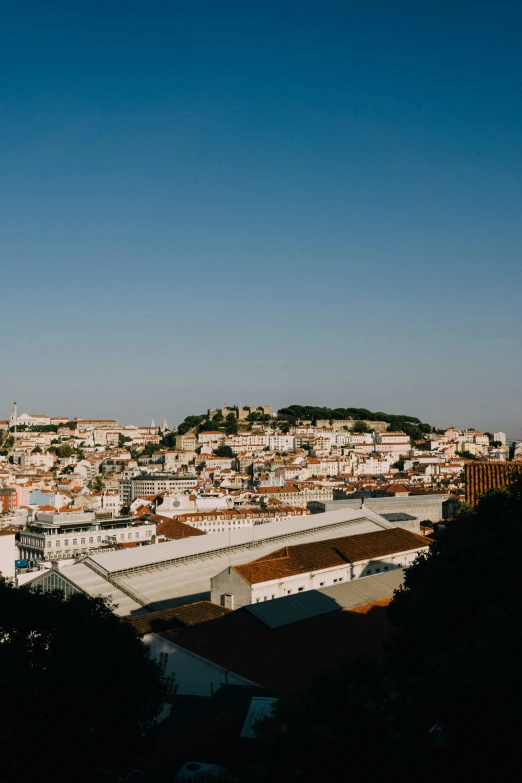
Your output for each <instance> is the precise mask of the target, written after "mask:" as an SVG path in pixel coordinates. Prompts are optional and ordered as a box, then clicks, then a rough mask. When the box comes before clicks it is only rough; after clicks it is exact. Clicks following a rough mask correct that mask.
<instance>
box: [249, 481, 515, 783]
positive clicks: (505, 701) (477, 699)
mask: <svg viewBox="0 0 522 783" xmlns="http://www.w3.org/2000/svg"><path fill="white" fill-rule="evenodd" d="M521 558H522V481H518V482H517V483H516V484H513V485H512V486H510V487H507V488H504V489H501V490H496V491H492V492H489V493H487V494H486V495H485V496H484V497H483V498H481V500H480V501H479V504H478V506H477V507H476V508H475V509H472V508H470V507H466V506H464V507H463V508H462V510H461V511H460V512H459V513H458V514H457V517H456V519H455V520H454V522H452V523H450V524H448V525H447V529H446V531H445V532H444V533H443V534H442V535H440V536H439V537H438V538H437V540H436V542H435V543H434V544H433V545H432V547H431V551H430V553H429V554H428V555H426V556H422V557H420V558H419V559H418V560H417V562H416V563H415V564H414V565H413V566H412V567H411V568H409V569H408V571H407V572H406V579H405V583H404V586H403V587H402V589H401V590H400V591H398V593H396V595H395V598H394V600H393V601H392V603H391V604H390V607H389V610H388V611H389V616H390V618H391V620H392V621H393V623H394V625H395V626H396V628H397V629H398V632H397V633H396V634H394V635H393V636H392V637H391V638H390V639H389V642H388V646H387V654H386V656H385V659H384V661H383V662H382V664H381V665H380V666H375V668H374V669H373V670H372V668H371V667H368V668H367V669H365V668H364V667H363V666H362V664H361V663H360V662H357V661H351V662H347V666H346V669H345V671H344V672H343V673H342V674H341V675H338V676H335V675H332V676H331V677H330V678H323V679H321V680H319V681H316V682H315V683H314V685H313V686H312V687H311V689H310V690H309V691H308V692H307V693H306V694H300V695H292V696H288V697H285V698H284V699H282V700H281V701H280V702H279V703H278V705H277V707H276V711H275V717H274V719H273V720H269V721H265V722H264V723H262V724H261V725H260V727H259V731H260V741H259V754H258V755H259V759H260V761H259V765H258V767H257V769H255V770H252V772H253V773H255V774H256V777H255V779H256V780H259V781H269V780H273V781H278V780H285V781H291V780H296V781H297V780H299V781H301V782H302V783H308V781H310V783H311V781H316V780H322V779H324V780H326V779H328V780H330V779H331V780H334V779H337V778H336V777H335V776H334V775H333V771H332V770H333V769H335V768H337V769H340V770H342V769H346V777H352V776H355V777H356V778H359V779H361V778H362V779H364V780H367V781H373V780H382V779H383V777H384V778H387V779H390V780H395V779H400V780H401V781H419V780H423V781H430V783H431V781H439V780H450V781H453V780H476V781H484V780H500V779H504V778H506V777H511V774H512V773H510V770H516V769H517V768H518V764H519V745H520V732H521V729H522V720H521V717H520V704H521V703H522V674H521V663H520V662H521V660H522V599H521V596H520V579H519V574H518V567H517V566H518V562H519V560H520V559H521ZM271 754H272V756H271ZM271 758H273V759H274V761H273V762H272V761H271V760H270V759H271ZM321 765H324V774H322V773H321V772H320V770H321ZM339 779H344V778H339Z"/></svg>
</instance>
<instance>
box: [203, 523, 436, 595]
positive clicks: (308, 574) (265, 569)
mask: <svg viewBox="0 0 522 783" xmlns="http://www.w3.org/2000/svg"><path fill="white" fill-rule="evenodd" d="M428 548H429V543H428V542H427V541H426V539H425V538H424V537H423V536H419V535H417V534H416V533H412V532H410V531H409V530H404V529H402V528H393V529H388V530H379V531H376V532H371V533H361V534H360V535H354V536H345V537H343V538H334V539H330V540H327V541H317V542H314V543H306V544H299V545H297V546H284V547H283V548H282V549H277V550H275V551H272V553H271V554H270V555H265V556H264V557H262V558H260V559H258V560H253V561H251V562H249V563H245V564H243V565H236V566H232V567H231V568H226V569H224V570H223V571H221V572H220V573H219V574H217V576H215V577H214V578H213V579H211V600H212V602H213V603H217V604H221V605H222V606H227V607H228V608H230V609H237V608H239V607H241V606H246V605H248V604H253V603H259V602H261V601H269V600H272V599H274V598H283V597H284V596H287V595H292V594H295V593H302V592H305V591H306V590H313V589H317V588H320V587H327V586H329V585H332V584H338V583H340V582H350V581H352V580H354V579H360V578H361V577H366V576H371V575H372V574H378V573H382V572H384V571H389V570H392V569H394V568H405V567H406V566H409V565H410V564H411V563H412V562H413V561H414V560H415V559H416V557H417V555H418V554H419V553H420V552H427V551H428Z"/></svg>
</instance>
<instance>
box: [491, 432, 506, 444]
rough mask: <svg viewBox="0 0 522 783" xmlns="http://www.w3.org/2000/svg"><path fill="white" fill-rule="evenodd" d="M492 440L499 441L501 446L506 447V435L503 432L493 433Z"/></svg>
mask: <svg viewBox="0 0 522 783" xmlns="http://www.w3.org/2000/svg"><path fill="white" fill-rule="evenodd" d="M493 440H499V441H500V442H501V443H502V445H503V446H505V445H506V433H505V432H494V433H493Z"/></svg>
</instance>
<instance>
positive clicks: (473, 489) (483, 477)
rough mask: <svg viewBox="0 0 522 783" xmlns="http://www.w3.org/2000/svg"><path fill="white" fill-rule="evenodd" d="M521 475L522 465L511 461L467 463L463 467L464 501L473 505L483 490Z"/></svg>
mask: <svg viewBox="0 0 522 783" xmlns="http://www.w3.org/2000/svg"><path fill="white" fill-rule="evenodd" d="M521 475H522V465H520V464H515V463H512V462H511V463H508V464H498V463H495V462H482V463H479V464H474V463H468V464H467V465H466V466H465V468H464V477H465V478H464V480H465V483H466V501H467V502H468V503H471V504H472V505H473V506H474V505H476V503H477V502H478V499H479V496H480V495H483V494H484V492H487V491H488V490H489V489H498V488H499V487H505V486H506V485H507V484H512V483H513V481H515V480H516V479H517V478H518V477H519V476H521Z"/></svg>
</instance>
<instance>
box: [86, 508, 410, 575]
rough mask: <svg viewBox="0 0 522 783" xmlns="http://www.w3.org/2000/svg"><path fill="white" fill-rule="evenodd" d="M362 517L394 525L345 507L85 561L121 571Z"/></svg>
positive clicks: (364, 511)
mask: <svg viewBox="0 0 522 783" xmlns="http://www.w3.org/2000/svg"><path fill="white" fill-rule="evenodd" d="M360 519H365V520H371V521H372V522H374V523H375V524H376V525H377V526H378V527H380V528H386V529H389V528H392V527H395V526H394V525H392V524H391V523H390V522H388V520H386V519H384V518H383V517H381V516H379V514H376V513H375V512H373V511H370V509H366V508H365V509H363V510H361V509H360V508H357V509H352V508H342V509H339V510H337V511H329V512H325V513H324V514H311V515H310V516H306V517H303V516H300V517H286V518H285V519H282V520H278V521H276V522H267V523H266V524H264V525H254V526H253V527H246V528H240V529H239V530H234V529H233V528H230V530H227V531H226V532H224V533H210V534H207V535H204V536H196V537H191V538H186V539H181V540H179V541H169V542H167V543H165V544H151V545H149V546H144V547H136V548H134V549H127V550H124V551H119V552H107V553H105V554H93V555H90V556H89V557H88V558H87V560H86V561H85V562H87V563H89V562H90V563H93V564H94V566H95V567H96V566H97V567H98V569H102V570H103V571H105V572H106V573H109V574H114V573H122V572H124V571H130V570H132V569H140V568H147V567H150V566H154V565H160V564H162V563H167V562H169V561H171V562H172V561H175V560H181V559H183V558H190V557H197V556H198V555H204V554H207V553H208V554H209V553H211V552H216V553H217V552H218V551H219V550H225V549H229V548H230V547H243V546H244V547H248V546H250V547H252V546H255V545H256V544H258V543H260V542H265V541H267V542H268V541H269V540H270V539H272V540H279V539H280V538H281V537H282V536H291V535H295V534H299V535H303V534H305V533H306V532H307V531H310V533H312V531H314V530H317V529H319V528H328V527H329V526H332V525H340V524H342V523H343V522H350V521H354V522H355V521H356V520H360Z"/></svg>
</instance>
